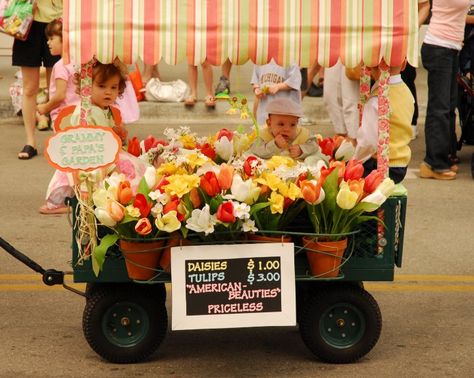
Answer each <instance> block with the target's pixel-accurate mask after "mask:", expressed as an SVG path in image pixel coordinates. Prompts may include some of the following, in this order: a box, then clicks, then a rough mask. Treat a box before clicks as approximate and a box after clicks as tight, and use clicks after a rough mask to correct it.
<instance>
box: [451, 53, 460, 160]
mask: <svg viewBox="0 0 474 378" xmlns="http://www.w3.org/2000/svg"><path fill="white" fill-rule="evenodd" d="M458 72H459V55H458V54H455V55H454V58H453V59H452V65H451V77H450V79H451V90H450V107H449V140H450V145H449V160H450V163H451V165H454V164H458V163H459V159H458V158H457V149H458V148H457V147H458V138H457V136H456V107H457V104H458V82H457V80H456V75H457V74H458Z"/></svg>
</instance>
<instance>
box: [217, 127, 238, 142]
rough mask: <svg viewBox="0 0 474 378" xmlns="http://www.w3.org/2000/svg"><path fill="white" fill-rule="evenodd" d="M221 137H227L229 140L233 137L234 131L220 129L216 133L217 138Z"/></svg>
mask: <svg viewBox="0 0 474 378" xmlns="http://www.w3.org/2000/svg"><path fill="white" fill-rule="evenodd" d="M223 137H227V139H228V140H229V141H231V140H232V138H233V137H234V133H233V132H232V131H230V130H228V129H220V130H219V132H218V133H217V140H220V139H221V138H223Z"/></svg>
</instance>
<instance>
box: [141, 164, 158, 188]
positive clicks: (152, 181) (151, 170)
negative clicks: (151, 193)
mask: <svg viewBox="0 0 474 378" xmlns="http://www.w3.org/2000/svg"><path fill="white" fill-rule="evenodd" d="M143 176H144V177H145V181H146V184H147V185H148V188H150V189H153V188H154V187H155V185H156V168H155V167H147V168H146V170H145V174H144V175H143Z"/></svg>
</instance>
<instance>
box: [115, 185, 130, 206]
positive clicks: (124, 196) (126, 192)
mask: <svg viewBox="0 0 474 378" xmlns="http://www.w3.org/2000/svg"><path fill="white" fill-rule="evenodd" d="M117 199H118V201H119V202H120V203H121V204H122V205H126V204H127V203H129V202H130V200H131V199H132V188H131V187H130V182H128V181H122V182H121V183H120V184H119V185H118V188H117Z"/></svg>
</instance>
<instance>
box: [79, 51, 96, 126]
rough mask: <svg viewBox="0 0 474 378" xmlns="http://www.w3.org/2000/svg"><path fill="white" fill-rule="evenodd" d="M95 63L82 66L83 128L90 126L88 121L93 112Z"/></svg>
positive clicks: (81, 116)
mask: <svg viewBox="0 0 474 378" xmlns="http://www.w3.org/2000/svg"><path fill="white" fill-rule="evenodd" d="M95 62H96V60H95V59H92V60H90V61H89V62H88V63H86V64H82V65H81V70H80V79H81V113H80V114H81V115H80V125H81V126H86V125H87V124H88V119H89V115H90V112H91V92H92V67H94V64H95Z"/></svg>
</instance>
